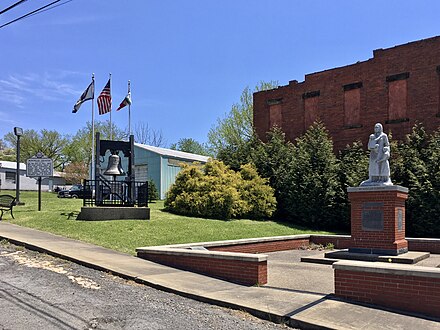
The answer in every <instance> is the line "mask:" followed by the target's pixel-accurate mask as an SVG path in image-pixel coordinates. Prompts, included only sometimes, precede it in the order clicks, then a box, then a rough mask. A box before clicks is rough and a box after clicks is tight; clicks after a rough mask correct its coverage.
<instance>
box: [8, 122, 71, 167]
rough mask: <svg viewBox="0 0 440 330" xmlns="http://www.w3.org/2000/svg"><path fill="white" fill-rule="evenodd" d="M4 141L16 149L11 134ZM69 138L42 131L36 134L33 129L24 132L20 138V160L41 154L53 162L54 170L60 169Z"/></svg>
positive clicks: (63, 163) (14, 137) (15, 138)
mask: <svg viewBox="0 0 440 330" xmlns="http://www.w3.org/2000/svg"><path fill="white" fill-rule="evenodd" d="M4 139H5V140H6V141H7V142H8V143H9V144H10V145H12V146H13V147H14V149H15V148H16V147H17V146H16V145H17V137H16V136H15V135H14V134H13V133H12V132H10V133H8V134H6V135H5V137H4ZM68 143H69V138H68V137H67V136H63V135H61V134H60V133H59V132H57V131H51V130H47V129H42V130H41V131H40V132H37V131H35V130H33V129H30V130H25V131H24V132H23V135H22V137H21V138H20V159H21V161H23V162H26V160H27V159H29V158H31V157H33V156H35V155H36V154H37V152H42V153H43V154H44V155H45V156H46V157H49V158H51V159H52V160H53V162H54V168H60V167H61V168H62V167H63V166H64V165H65V163H66V162H67V159H66V157H65V154H64V153H63V150H64V148H65V147H66V146H67V145H68Z"/></svg>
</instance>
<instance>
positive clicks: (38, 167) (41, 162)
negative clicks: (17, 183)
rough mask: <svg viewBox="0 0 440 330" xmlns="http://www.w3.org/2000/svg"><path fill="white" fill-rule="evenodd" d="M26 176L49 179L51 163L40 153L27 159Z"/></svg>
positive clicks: (51, 173)
mask: <svg viewBox="0 0 440 330" xmlns="http://www.w3.org/2000/svg"><path fill="white" fill-rule="evenodd" d="M26 175H27V176H28V177H30V178H32V177H51V176H53V161H52V159H50V158H47V157H45V156H44V155H43V154H42V153H41V152H39V153H37V155H36V156H34V157H32V158H29V159H28V160H27V162H26Z"/></svg>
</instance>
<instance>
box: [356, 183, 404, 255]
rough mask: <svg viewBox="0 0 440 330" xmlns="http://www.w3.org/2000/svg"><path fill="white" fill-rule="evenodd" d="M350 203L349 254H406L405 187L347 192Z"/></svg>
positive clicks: (359, 189)
mask: <svg viewBox="0 0 440 330" xmlns="http://www.w3.org/2000/svg"><path fill="white" fill-rule="evenodd" d="M347 191H348V198H349V200H350V203H351V243H350V247H349V249H348V251H349V252H352V253H366V254H378V255H394V256H397V255H400V254H403V253H406V252H408V242H407V241H406V239H405V200H406V199H407V198H408V188H405V187H402V186H397V185H380V186H362V187H350V188H348V189H347Z"/></svg>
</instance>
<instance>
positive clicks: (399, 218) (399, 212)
mask: <svg viewBox="0 0 440 330" xmlns="http://www.w3.org/2000/svg"><path fill="white" fill-rule="evenodd" d="M397 230H398V231H402V230H403V210H402V209H398V210H397Z"/></svg>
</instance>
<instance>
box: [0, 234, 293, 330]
mask: <svg viewBox="0 0 440 330" xmlns="http://www.w3.org/2000/svg"><path fill="white" fill-rule="evenodd" d="M0 274H1V276H0V310H1V311H2V312H1V313H0V329H182V330H188V329H267V330H270V329H287V328H288V327H286V326H285V325H282V324H274V323H271V322H268V321H264V320H260V319H258V318H256V317H253V316H251V315H249V314H247V313H244V312H241V311H236V310H231V309H227V308H222V307H218V306H212V305H209V304H205V303H202V302H198V301H194V300H191V299H187V298H184V297H180V296H177V295H174V294H170V293H167V292H162V291H159V290H156V289H153V288H150V287H147V286H144V285H140V284H137V283H135V282H132V281H127V280H124V279H121V278H119V277H115V276H113V275H111V274H108V273H105V272H100V271H97V270H93V269H90V268H87V267H83V266H80V265H77V264H75V263H72V262H69V261H65V260H62V259H58V258H54V257H52V256H49V255H46V254H41V253H38V252H34V251H30V250H27V249H24V248H22V247H18V246H15V245H12V244H9V243H6V242H5V241H2V242H1V244H0Z"/></svg>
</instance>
